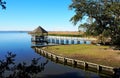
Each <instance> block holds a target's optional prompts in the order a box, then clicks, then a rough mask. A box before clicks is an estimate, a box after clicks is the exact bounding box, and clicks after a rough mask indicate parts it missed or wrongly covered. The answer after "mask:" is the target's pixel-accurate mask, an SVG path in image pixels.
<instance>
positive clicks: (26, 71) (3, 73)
mask: <svg viewBox="0 0 120 78" xmlns="http://www.w3.org/2000/svg"><path fill="white" fill-rule="evenodd" d="M15 56H16V54H12V52H8V54H7V55H6V58H5V59H2V60H0V78H35V76H36V75H37V74H38V73H40V72H42V71H43V70H44V69H45V65H46V64H47V63H48V60H46V62H45V63H40V64H38V63H39V60H40V58H33V60H31V64H27V63H26V62H23V63H19V64H15ZM7 72H9V73H7Z"/></svg>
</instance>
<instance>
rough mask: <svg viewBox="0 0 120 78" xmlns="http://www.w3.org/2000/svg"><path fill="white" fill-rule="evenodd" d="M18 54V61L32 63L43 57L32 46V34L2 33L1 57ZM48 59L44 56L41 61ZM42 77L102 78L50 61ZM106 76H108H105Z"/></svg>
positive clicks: (0, 38)
mask: <svg viewBox="0 0 120 78" xmlns="http://www.w3.org/2000/svg"><path fill="white" fill-rule="evenodd" d="M8 51H10V52H13V53H15V54H17V56H16V63H18V62H23V61H25V62H27V63H30V62H31V60H32V58H34V57H35V58H37V57H42V56H41V55H39V54H37V53H36V52H35V51H34V50H33V49H32V48H31V36H30V35H28V34H27V33H13V32H12V33H10V32H9V33H0V59H3V58H4V56H5V55H6V54H7V52H8ZM46 60H47V59H46V58H44V57H42V59H41V61H42V62H44V61H46ZM39 77H40V78H101V77H100V76H99V75H98V74H96V73H93V72H87V71H84V70H81V69H76V68H72V67H68V66H64V65H61V64H56V63H54V62H51V61H49V62H48V64H47V65H46V66H45V70H44V71H43V72H41V73H40V74H39ZM105 78H106V77H105Z"/></svg>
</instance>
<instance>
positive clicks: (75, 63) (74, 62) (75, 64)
mask: <svg viewBox="0 0 120 78" xmlns="http://www.w3.org/2000/svg"><path fill="white" fill-rule="evenodd" d="M72 65H73V66H74V67H76V66H77V62H76V61H75V60H74V59H73V60H72Z"/></svg>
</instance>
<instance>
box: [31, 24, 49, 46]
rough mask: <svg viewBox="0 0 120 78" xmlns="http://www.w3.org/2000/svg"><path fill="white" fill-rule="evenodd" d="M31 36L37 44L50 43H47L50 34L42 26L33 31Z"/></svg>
mask: <svg viewBox="0 0 120 78" xmlns="http://www.w3.org/2000/svg"><path fill="white" fill-rule="evenodd" d="M29 34H31V36H32V38H31V41H32V42H34V43H35V44H43V43H48V41H47V36H48V32H47V31H46V30H45V29H43V28H42V27H41V26H38V27H37V28H36V29H34V30H33V31H31V32H29Z"/></svg>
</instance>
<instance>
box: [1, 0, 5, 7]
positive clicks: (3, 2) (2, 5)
mask: <svg viewBox="0 0 120 78" xmlns="http://www.w3.org/2000/svg"><path fill="white" fill-rule="evenodd" d="M5 4H6V2H5V1H2V0H0V6H1V7H2V9H6V6H5Z"/></svg>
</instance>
